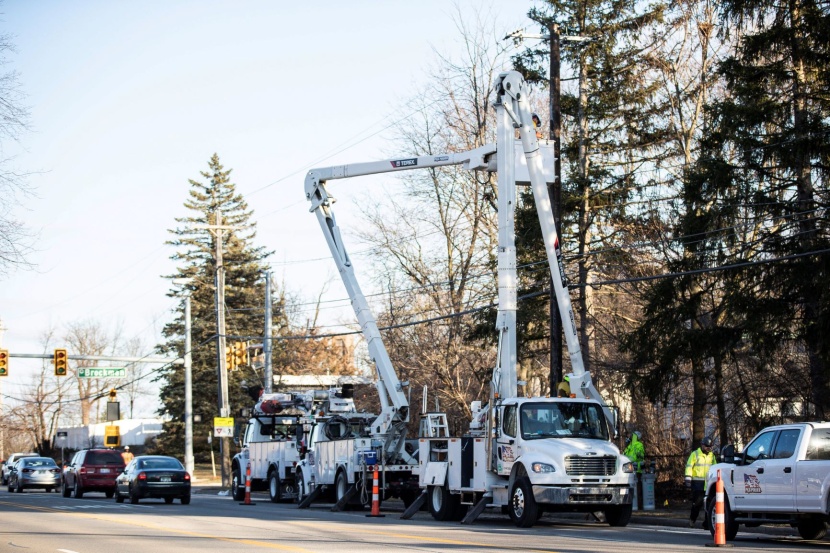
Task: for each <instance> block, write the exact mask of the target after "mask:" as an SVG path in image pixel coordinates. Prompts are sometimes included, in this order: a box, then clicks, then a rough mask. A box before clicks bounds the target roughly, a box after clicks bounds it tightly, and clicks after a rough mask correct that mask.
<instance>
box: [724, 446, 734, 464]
mask: <svg viewBox="0 0 830 553" xmlns="http://www.w3.org/2000/svg"><path fill="white" fill-rule="evenodd" d="M720 457H721V460H722V461H723V462H724V463H730V464H732V463H735V445H734V444H727V445H725V446H723V447H722V448H721V450H720Z"/></svg>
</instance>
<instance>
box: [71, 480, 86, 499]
mask: <svg viewBox="0 0 830 553" xmlns="http://www.w3.org/2000/svg"><path fill="white" fill-rule="evenodd" d="M83 496H84V489H83V488H82V487H81V483H80V482H78V479H77V478H76V479H75V487H74V488H72V497H74V498H75V499H81V498H82V497H83Z"/></svg>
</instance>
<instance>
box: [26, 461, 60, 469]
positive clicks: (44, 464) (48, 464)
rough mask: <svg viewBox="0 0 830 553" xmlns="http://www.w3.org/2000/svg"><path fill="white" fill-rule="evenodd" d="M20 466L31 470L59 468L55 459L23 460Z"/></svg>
mask: <svg viewBox="0 0 830 553" xmlns="http://www.w3.org/2000/svg"><path fill="white" fill-rule="evenodd" d="M20 464H21V465H23V466H26V467H30V468H55V467H57V466H58V465H56V464H55V461H54V460H53V459H23V460H21V461H20Z"/></svg>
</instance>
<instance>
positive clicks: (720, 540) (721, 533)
mask: <svg viewBox="0 0 830 553" xmlns="http://www.w3.org/2000/svg"><path fill="white" fill-rule="evenodd" d="M706 546H707V547H732V544H731V543H726V517H725V516H724V512H723V480H721V478H720V470H718V480H717V482H716V483H715V543H707V544H706Z"/></svg>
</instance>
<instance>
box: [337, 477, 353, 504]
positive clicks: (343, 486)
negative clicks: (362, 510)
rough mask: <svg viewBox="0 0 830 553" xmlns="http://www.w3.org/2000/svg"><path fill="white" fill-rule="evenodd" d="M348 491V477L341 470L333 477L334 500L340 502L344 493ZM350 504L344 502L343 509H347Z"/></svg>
mask: <svg viewBox="0 0 830 553" xmlns="http://www.w3.org/2000/svg"><path fill="white" fill-rule="evenodd" d="M348 491H349V479H348V478H346V473H345V472H343V471H342V470H341V471H339V472H338V473H337V476H336V477H335V478H334V501H335V502H337V503H340V500H341V499H342V498H343V497H344V496H345V495H346V493H347V492H348ZM350 507H351V506H350V505H349V504H348V503H346V505H344V506H343V510H344V511H348V510H349V508H350Z"/></svg>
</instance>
